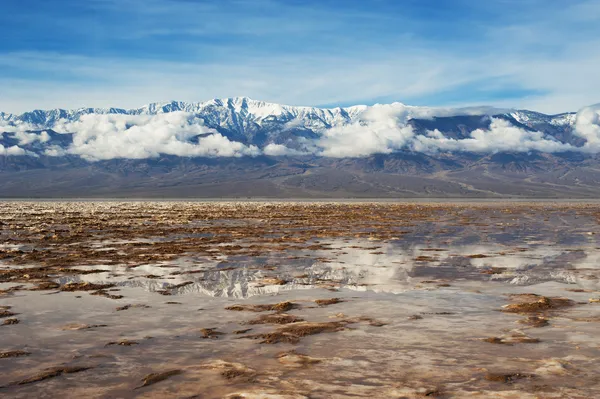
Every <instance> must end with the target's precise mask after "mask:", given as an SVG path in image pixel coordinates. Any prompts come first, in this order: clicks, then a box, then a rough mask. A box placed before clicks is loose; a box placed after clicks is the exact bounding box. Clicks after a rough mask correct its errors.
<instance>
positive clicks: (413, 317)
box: [408, 314, 423, 320]
mask: <svg viewBox="0 0 600 399" xmlns="http://www.w3.org/2000/svg"><path fill="white" fill-rule="evenodd" d="M422 318H423V316H420V315H418V314H414V315H412V316H408V320H421V319H422Z"/></svg>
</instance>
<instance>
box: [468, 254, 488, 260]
mask: <svg viewBox="0 0 600 399" xmlns="http://www.w3.org/2000/svg"><path fill="white" fill-rule="evenodd" d="M487 257H488V255H484V254H473V255H469V256H467V258H471V259H483V258H487Z"/></svg>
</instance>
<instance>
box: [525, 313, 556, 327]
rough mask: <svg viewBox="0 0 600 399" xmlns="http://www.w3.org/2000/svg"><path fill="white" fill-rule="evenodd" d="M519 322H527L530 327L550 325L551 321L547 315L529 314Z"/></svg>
mask: <svg viewBox="0 0 600 399" xmlns="http://www.w3.org/2000/svg"><path fill="white" fill-rule="evenodd" d="M518 322H519V324H525V325H527V326H529V327H534V328H541V327H546V326H549V325H550V322H549V321H548V319H547V318H546V317H542V316H529V317H527V318H526V319H521V320H519V321H518Z"/></svg>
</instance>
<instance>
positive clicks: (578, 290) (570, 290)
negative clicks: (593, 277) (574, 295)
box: [565, 288, 593, 292]
mask: <svg viewBox="0 0 600 399" xmlns="http://www.w3.org/2000/svg"><path fill="white" fill-rule="evenodd" d="M565 291H569V292H593V291H592V290H584V289H583V288H565Z"/></svg>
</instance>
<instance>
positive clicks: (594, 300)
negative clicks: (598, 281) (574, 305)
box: [589, 298, 600, 303]
mask: <svg viewBox="0 0 600 399" xmlns="http://www.w3.org/2000/svg"><path fill="white" fill-rule="evenodd" d="M589 302H590V303H600V298H590V300H589Z"/></svg>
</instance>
